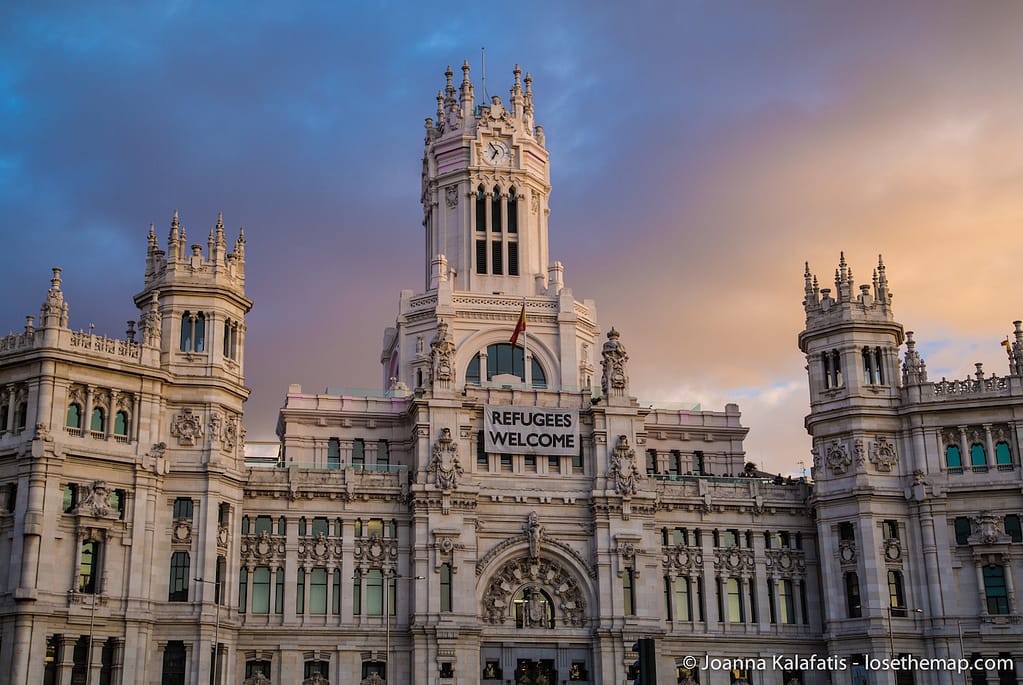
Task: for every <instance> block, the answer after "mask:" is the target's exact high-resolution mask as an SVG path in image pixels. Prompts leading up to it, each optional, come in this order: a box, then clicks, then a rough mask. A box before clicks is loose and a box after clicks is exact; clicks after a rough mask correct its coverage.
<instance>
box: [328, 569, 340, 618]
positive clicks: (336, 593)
mask: <svg viewBox="0 0 1023 685" xmlns="http://www.w3.org/2000/svg"><path fill="white" fill-rule="evenodd" d="M330 613H332V614H334V615H335V616H336V615H338V614H340V613H341V569H334V584H333V587H332V588H331V592H330Z"/></svg>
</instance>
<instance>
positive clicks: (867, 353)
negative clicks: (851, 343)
mask: <svg viewBox="0 0 1023 685" xmlns="http://www.w3.org/2000/svg"><path fill="white" fill-rule="evenodd" d="M861 356H862V357H863V383H864V384H865V385H873V384H874V354H873V352H871V350H870V348H869V347H864V348H863V353H862V355H861Z"/></svg>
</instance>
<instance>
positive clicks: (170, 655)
mask: <svg viewBox="0 0 1023 685" xmlns="http://www.w3.org/2000/svg"><path fill="white" fill-rule="evenodd" d="M82 682H85V681H84V680H83V681H82ZM160 685H185V643H184V642H182V641H180V640H171V641H170V642H168V643H167V646H166V647H164V648H163V673H162V676H161V679H160Z"/></svg>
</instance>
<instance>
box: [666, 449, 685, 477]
mask: <svg viewBox="0 0 1023 685" xmlns="http://www.w3.org/2000/svg"><path fill="white" fill-rule="evenodd" d="M668 473H669V474H671V475H672V476H677V475H679V474H681V473H682V453H681V452H679V451H678V450H672V451H671V454H670V456H669V458H668Z"/></svg>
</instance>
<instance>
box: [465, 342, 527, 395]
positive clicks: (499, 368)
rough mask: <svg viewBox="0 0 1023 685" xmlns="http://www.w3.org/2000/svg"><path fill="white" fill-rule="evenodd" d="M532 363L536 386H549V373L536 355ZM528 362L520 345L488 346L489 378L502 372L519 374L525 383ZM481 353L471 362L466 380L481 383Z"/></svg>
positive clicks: (466, 373)
mask: <svg viewBox="0 0 1023 685" xmlns="http://www.w3.org/2000/svg"><path fill="white" fill-rule="evenodd" d="M531 359H532V363H531V364H530V376H531V378H530V380H531V381H532V383H533V387H534V388H546V387H547V374H545V373H544V370H543V367H542V366H540V362H538V361H537V360H536V357H532V358H531ZM525 369H526V362H525V353H524V351H523V348H522V347H520V346H519V345H515V346H512V345H511V344H510V343H496V344H494V345H489V346H488V347H487V380H488V381H489V380H491V379H493V377H494V376H497V375H501V374H511V375H513V376H518V377H519V380H521V381H522V382H523V383H525V382H526V371H525ZM480 376H481V373H480V355H479V354H478V353H477V354H476V355H475V356H474V357H473V358H472V360H471V361H470V362H469V367H468V368H467V369H466V371H465V382H466V383H473V384H475V385H479V383H480V380H481V379H480Z"/></svg>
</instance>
